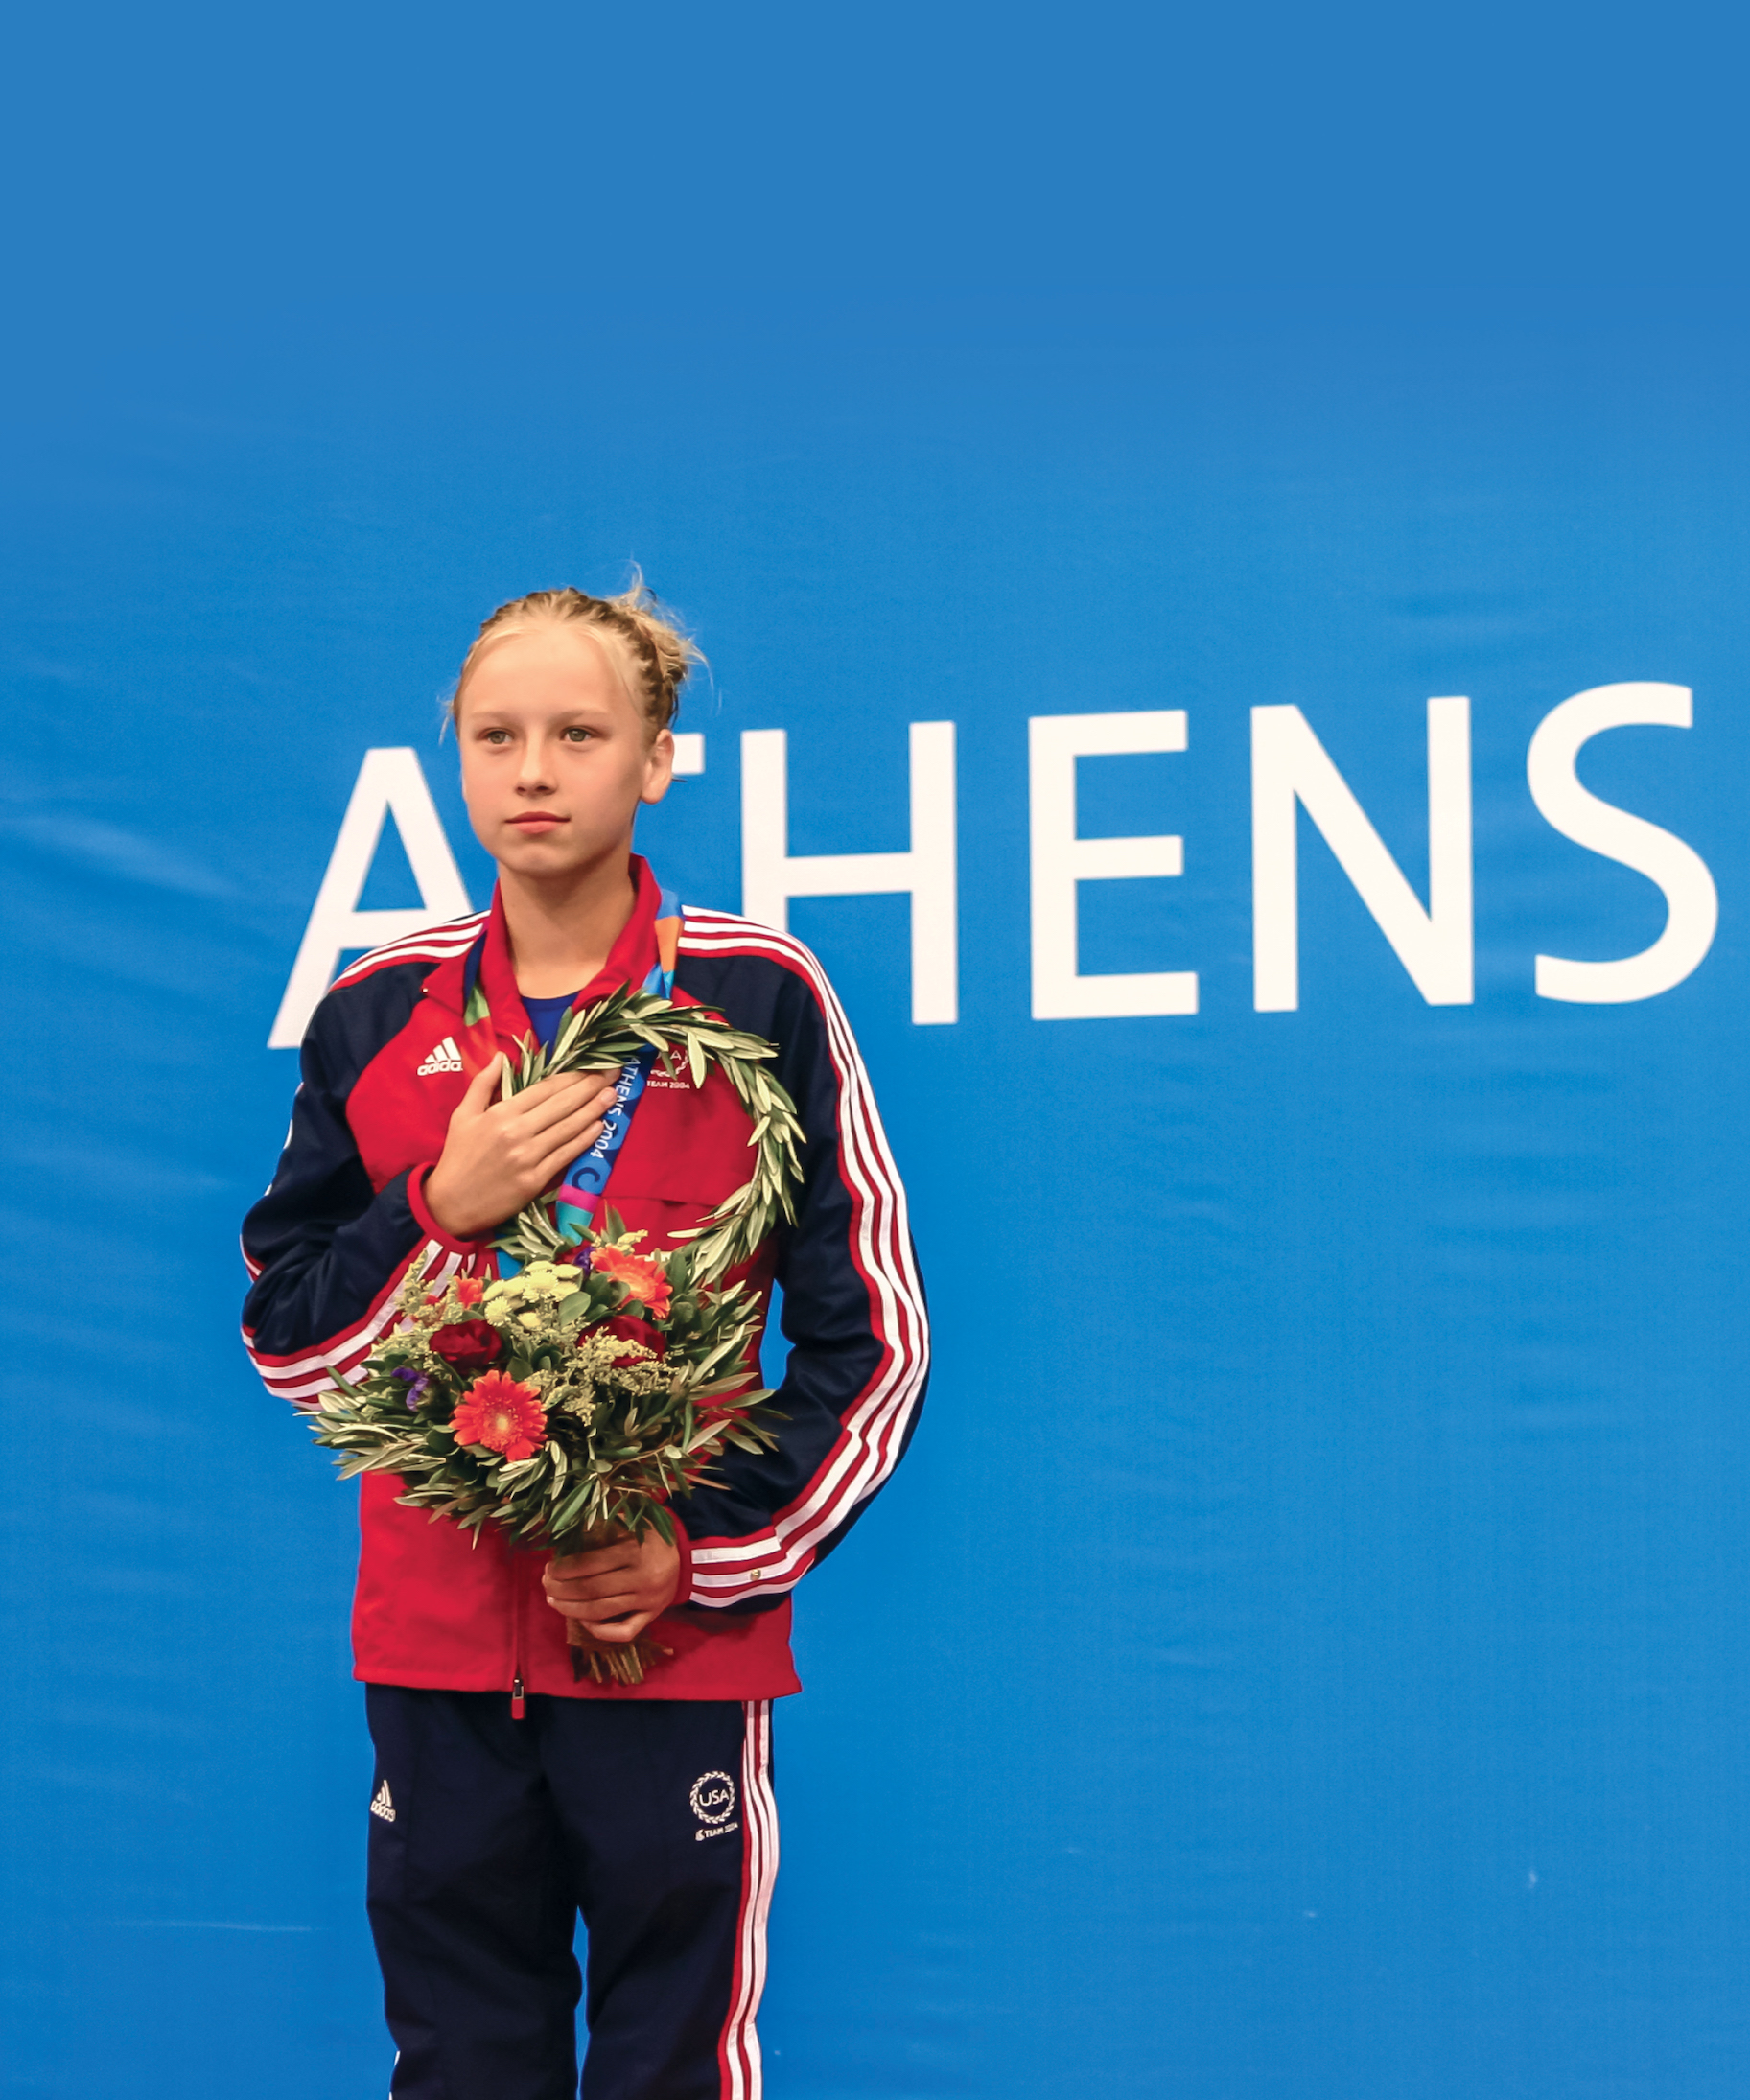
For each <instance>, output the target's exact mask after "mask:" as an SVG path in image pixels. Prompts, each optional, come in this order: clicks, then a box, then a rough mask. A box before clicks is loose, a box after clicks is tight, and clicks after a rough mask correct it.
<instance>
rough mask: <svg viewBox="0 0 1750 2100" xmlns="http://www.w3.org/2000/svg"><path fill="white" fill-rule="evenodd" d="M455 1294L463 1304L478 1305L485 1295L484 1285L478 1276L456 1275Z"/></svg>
mask: <svg viewBox="0 0 1750 2100" xmlns="http://www.w3.org/2000/svg"><path fill="white" fill-rule="evenodd" d="M455 1295H456V1296H457V1297H458V1298H459V1299H460V1300H461V1302H462V1303H463V1304H464V1305H478V1303H479V1302H480V1300H481V1298H483V1297H484V1296H485V1295H486V1286H485V1285H484V1284H483V1283H481V1282H480V1280H479V1278H478V1276H457V1278H456V1279H455Z"/></svg>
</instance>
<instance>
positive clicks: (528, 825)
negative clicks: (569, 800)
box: [510, 809, 571, 831]
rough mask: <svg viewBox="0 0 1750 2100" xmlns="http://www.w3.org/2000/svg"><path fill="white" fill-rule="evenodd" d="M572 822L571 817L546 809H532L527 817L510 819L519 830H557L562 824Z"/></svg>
mask: <svg viewBox="0 0 1750 2100" xmlns="http://www.w3.org/2000/svg"><path fill="white" fill-rule="evenodd" d="M570 822H571V819H570V818H569V817H559V816H554V815H553V814H552V813H551V811H549V810H546V809H542V810H536V811H531V812H530V813H529V815H527V816H525V817H512V818H511V819H510V823H511V824H512V825H513V826H514V827H515V828H516V829H517V830H519V831H553V830H557V828H559V826H560V825H562V824H569V823H570Z"/></svg>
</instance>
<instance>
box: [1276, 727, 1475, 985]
mask: <svg viewBox="0 0 1750 2100" xmlns="http://www.w3.org/2000/svg"><path fill="white" fill-rule="evenodd" d="M1301 808H1303V809H1305V811H1306V813H1307V815H1308V816H1309V817H1311V818H1312V820H1313V822H1314V824H1315V825H1316V826H1317V827H1318V830H1319V832H1320V833H1321V835H1322V836H1323V838H1324V842H1325V844H1326V845H1327V846H1328V847H1329V848H1330V849H1331V852H1333V853H1334V854H1335V855H1336V856H1337V864H1338V866H1339V867H1340V868H1341V869H1342V872H1343V874H1344V875H1347V876H1348V878H1349V880H1350V881H1351V882H1352V883H1353V884H1354V886H1355V889H1356V893H1357V895H1358V896H1359V897H1360V898H1361V900H1362V902H1363V903H1364V904H1365V906H1366V907H1367V909H1368V911H1369V912H1371V913H1372V915H1373V919H1374V922H1375V923H1376V924H1377V925H1378V927H1379V929H1380V931H1381V932H1382V933H1383V934H1384V935H1385V936H1386V939H1387V940H1388V942H1390V944H1391V947H1392V951H1393V953H1394V954H1395V955H1396V956H1397V959H1398V961H1399V962H1400V963H1402V964H1403V966H1404V968H1406V969H1407V970H1408V971H1409V972H1410V976H1411V979H1412V982H1413V984H1414V985H1415V988H1416V990H1417V991H1418V992H1420V993H1421V994H1422V996H1423V998H1424V999H1426V1000H1427V1001H1428V1003H1429V1005H1430V1006H1468V1005H1469V1004H1470V1003H1471V1000H1472V999H1473V998H1474V997H1475V992H1474V989H1473V984H1474V979H1473V963H1472V954H1473V933H1472V917H1471V767H1470V702H1469V701H1468V700H1462V699H1446V700H1431V701H1429V703H1428V909H1427V910H1426V911H1424V910H1423V908H1422V905H1421V902H1420V900H1419V898H1417V897H1416V894H1415V892H1414V891H1413V890H1412V888H1411V887H1410V884H1409V883H1408V882H1407V881H1406V880H1405V878H1404V875H1403V871H1402V870H1401V869H1400V868H1399V867H1398V865H1397V863H1396V861H1394V860H1393V859H1392V857H1391V855H1390V854H1389V853H1388V852H1387V851H1386V849H1385V847H1384V846H1383V845H1382V844H1381V842H1380V836H1379V833H1378V832H1377V831H1376V830H1375V829H1374V828H1373V827H1372V825H1371V824H1370V823H1369V822H1368V821H1367V816H1366V812H1365V810H1364V809H1363V808H1362V806H1361V805H1360V803H1358V802H1357V801H1356V799H1355V797H1354V795H1353V794H1352V793H1351V792H1350V790H1349V786H1348V783H1347V782H1345V781H1344V779H1343V777H1342V774H1341V773H1339V772H1338V770H1337V768H1336V767H1335V766H1334V765H1333V764H1332V763H1331V760H1330V758H1329V755H1328V754H1327V753H1326V751H1325V748H1324V746H1323V745H1322V744H1321V743H1320V742H1319V741H1318V737H1317V736H1315V735H1313V732H1312V730H1311V728H1310V727H1309V726H1308V723H1307V720H1306V717H1305V716H1304V715H1303V714H1302V713H1301V712H1300V710H1299V709H1298V708H1294V707H1272V708H1253V709H1252V711H1251V871H1252V1004H1253V1005H1254V1006H1255V1007H1256V1008H1257V1010H1258V1012H1259V1013H1261V1014H1271V1013H1286V1012H1290V1011H1292V1010H1293V1009H1295V1008H1296V1007H1297V1006H1298V1005H1299V1004H1300V906H1299V871H1298V861H1297V854H1298V845H1299V838H1298V833H1299V823H1298V817H1297V810H1298V809H1301Z"/></svg>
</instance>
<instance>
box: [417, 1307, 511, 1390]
mask: <svg viewBox="0 0 1750 2100" xmlns="http://www.w3.org/2000/svg"><path fill="white" fill-rule="evenodd" d="M502 1347H503V1343H502V1341H501V1340H500V1339H499V1331H498V1329H497V1328H496V1327H494V1326H493V1325H492V1324H491V1322H490V1321H488V1320H484V1319H458V1320H457V1321H456V1322H455V1325H454V1326H453V1327H440V1328H439V1329H438V1330H437V1332H436V1333H435V1334H434V1335H433V1336H432V1342H431V1349H432V1355H433V1356H441V1357H442V1358H443V1360H444V1362H445V1363H446V1364H448V1365H449V1366H450V1368H451V1369H452V1370H453V1371H457V1372H459V1373H460V1374H461V1375H462V1376H463V1377H464V1378H466V1377H469V1376H471V1375H472V1374H473V1373H474V1372H475V1371H485V1370H490V1369H491V1368H492V1366H493V1365H495V1364H496V1363H497V1362H498V1360H499V1351H500V1350H501V1349H502Z"/></svg>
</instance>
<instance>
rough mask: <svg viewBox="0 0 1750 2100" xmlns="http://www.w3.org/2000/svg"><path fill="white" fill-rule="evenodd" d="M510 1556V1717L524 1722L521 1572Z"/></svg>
mask: <svg viewBox="0 0 1750 2100" xmlns="http://www.w3.org/2000/svg"><path fill="white" fill-rule="evenodd" d="M518 1559H519V1556H518V1555H516V1554H514V1553H513V1554H512V1557H511V1563H510V1566H511V1575H512V1584H511V1592H510V1717H511V1719H512V1720H513V1721H520V1720H525V1719H526V1718H527V1715H528V1704H527V1700H526V1698H525V1694H524V1691H523V1571H522V1568H521V1567H520V1566H519V1565H518Z"/></svg>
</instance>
